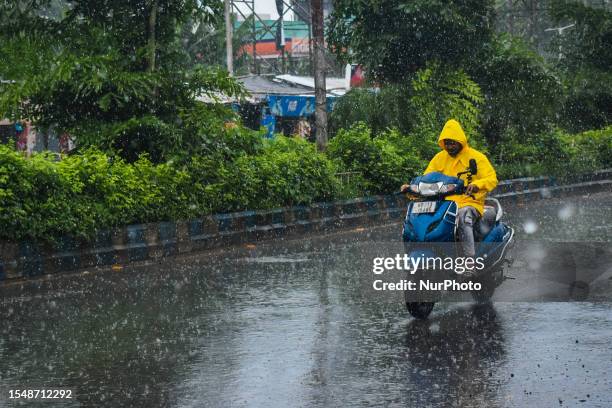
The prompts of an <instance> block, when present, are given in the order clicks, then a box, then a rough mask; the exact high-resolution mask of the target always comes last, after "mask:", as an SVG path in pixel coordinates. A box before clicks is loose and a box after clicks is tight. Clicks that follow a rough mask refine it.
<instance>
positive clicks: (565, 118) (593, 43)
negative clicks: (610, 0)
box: [551, 0, 612, 131]
mask: <svg viewBox="0 0 612 408" xmlns="http://www.w3.org/2000/svg"><path fill="white" fill-rule="evenodd" d="M551 15H552V18H553V20H554V21H555V23H557V24H559V25H571V24H573V26H572V27H570V28H568V29H567V30H566V31H565V32H564V33H563V35H559V36H558V37H557V38H556V40H555V41H554V42H553V43H552V50H553V51H555V52H558V55H559V58H560V59H559V61H558V63H559V65H560V67H561V69H562V70H563V71H564V74H565V77H566V87H567V89H568V92H567V93H568V95H567V98H566V100H565V103H564V105H563V108H562V112H561V121H562V123H563V125H564V126H565V127H566V128H568V129H570V130H572V131H580V130H587V129H596V128H601V127H603V126H607V125H609V124H610V123H612V68H611V67H612V12H610V11H607V10H605V9H601V8H594V7H589V6H586V5H584V4H581V3H577V2H569V1H565V0H556V1H553V3H552V8H551Z"/></svg>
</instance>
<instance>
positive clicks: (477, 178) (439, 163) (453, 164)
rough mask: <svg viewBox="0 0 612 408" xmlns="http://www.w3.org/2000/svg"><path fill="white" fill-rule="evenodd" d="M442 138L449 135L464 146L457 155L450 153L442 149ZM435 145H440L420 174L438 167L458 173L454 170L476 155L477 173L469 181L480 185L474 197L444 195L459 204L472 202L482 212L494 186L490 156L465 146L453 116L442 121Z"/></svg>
mask: <svg viewBox="0 0 612 408" xmlns="http://www.w3.org/2000/svg"><path fill="white" fill-rule="evenodd" d="M444 139H452V140H455V141H457V142H459V143H461V145H462V146H463V149H461V151H460V152H459V154H457V156H455V157H452V156H451V155H450V154H448V152H447V151H446V150H444ZM438 145H440V147H441V148H442V151H441V152H440V153H438V154H436V155H435V156H434V158H433V159H432V160H431V162H430V163H429V166H427V169H425V173H423V174H427V173H431V172H432V171H438V172H440V173H444V174H446V175H447V176H453V177H457V173H459V172H462V171H466V170H467V169H468V168H469V165H470V159H475V160H476V165H477V166H478V171H477V173H476V175H474V176H472V184H475V185H476V186H477V187H478V189H479V190H478V192H477V193H476V194H474V197H475V198H476V199H473V198H472V197H470V196H467V195H465V194H456V195H450V196H447V197H446V199H447V200H452V201H454V202H456V203H457V206H458V207H459V208H461V207H466V206H468V205H471V206H472V207H474V208H475V209H476V210H477V211H478V212H479V213H480V214H481V215H482V213H483V211H484V202H485V197H486V195H487V193H488V192H490V191H492V190H493V189H494V188H495V186H497V175H496V174H495V169H493V166H491V163H490V162H489V159H487V156H485V155H484V154H482V153H480V152H479V151H478V150H475V149H472V148H471V147H469V146H468V142H467V137H466V136H465V133H464V132H463V129H462V128H461V125H460V124H459V122H457V121H456V120H454V119H451V120H449V121H448V122H446V124H445V125H444V128H443V129H442V132H441V133H440V137H439V138H438ZM461 179H462V180H463V181H464V184H465V185H466V186H467V175H466V174H464V175H462V176H461Z"/></svg>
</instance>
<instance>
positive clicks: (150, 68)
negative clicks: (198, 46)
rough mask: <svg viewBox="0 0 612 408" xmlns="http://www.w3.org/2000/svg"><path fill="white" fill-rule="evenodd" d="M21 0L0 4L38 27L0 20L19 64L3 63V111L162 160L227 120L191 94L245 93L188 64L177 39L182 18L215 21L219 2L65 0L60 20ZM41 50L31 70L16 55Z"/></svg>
mask: <svg viewBox="0 0 612 408" xmlns="http://www.w3.org/2000/svg"><path fill="white" fill-rule="evenodd" d="M22 3H23V4H22ZM22 3H16V4H14V5H13V6H12V7H10V6H6V5H4V7H5V9H6V11H10V15H11V16H12V18H21V19H23V21H28V22H31V24H32V26H33V27H35V28H36V29H34V30H32V31H29V30H28V31H26V30H25V29H24V28H23V27H21V28H19V27H15V25H14V21H13V19H8V20H4V19H3V20H2V22H1V26H0V33H1V35H2V38H3V40H4V42H3V43H2V45H0V47H2V49H3V50H6V51H7V52H9V54H10V55H11V56H10V58H11V60H12V61H15V62H16V67H15V66H12V67H4V66H3V67H2V68H0V76H1V77H3V78H5V79H9V80H11V82H4V83H3V84H2V85H1V88H2V89H1V92H2V93H1V94H0V113H1V114H2V115H4V116H8V117H10V118H13V119H22V118H29V119H31V120H33V121H34V122H35V123H36V124H37V125H39V126H42V127H50V126H54V127H55V128H56V129H57V130H59V131H67V132H69V133H70V134H71V135H72V136H74V137H75V138H76V141H77V144H78V145H80V146H82V147H84V146H88V145H95V146H99V147H102V148H107V149H111V150H115V151H119V152H121V153H122V154H123V155H124V157H125V158H128V159H130V160H135V158H136V157H137V156H138V154H139V153H142V152H148V153H150V157H151V158H152V159H153V160H155V161H159V160H165V159H168V158H169V157H171V156H172V155H174V154H176V153H179V152H190V151H198V150H199V149H200V148H201V146H202V145H203V144H206V143H207V139H209V138H213V137H214V136H215V135H214V132H219V131H220V129H221V125H222V123H223V121H224V120H227V119H228V118H231V117H232V113H231V112H230V111H229V110H223V109H222V108H221V107H220V106H214V105H212V106H211V105H208V106H209V107H207V106H205V105H203V104H202V103H201V102H198V101H197V98H198V97H200V96H205V97H207V98H209V99H212V100H214V98H215V97H216V95H218V94H225V95H229V96H240V95H243V94H244V91H243V89H242V88H241V87H240V86H239V84H238V83H237V82H235V81H234V80H233V79H232V78H230V77H229V76H228V75H227V72H225V71H223V70H219V69H212V68H204V67H202V66H195V67H194V66H193V64H191V63H190V61H189V59H188V58H187V53H186V51H185V49H184V47H183V46H182V45H181V41H180V36H181V32H182V31H181V30H182V28H183V27H184V26H185V25H187V24H194V22H199V24H204V25H206V24H214V23H215V22H216V21H218V19H219V13H220V6H219V2H216V1H213V0H209V1H196V0H147V1H145V0H128V1H123V0H122V1H119V0H110V1H105V2H100V1H92V0H70V1H66V2H65V4H64V5H65V8H64V9H63V10H64V11H63V13H62V14H61V16H59V17H57V19H49V18H47V17H45V16H44V14H43V13H42V12H43V11H44V10H46V8H47V7H48V6H49V5H50V4H51V2H50V0H49V1H43V0H38V1H37V0H30V1H26V2H22ZM24 5H25V6H27V7H25V8H24V7H23V6H24ZM7 7H8V8H7ZM23 21H20V24H23ZM39 51H40V52H41V55H42V57H39V58H38V59H37V62H38V63H39V64H40V65H38V66H37V67H36V68H30V66H31V61H23V60H21V61H20V60H19V56H18V55H17V56H16V55H15V54H16V53H25V54H27V55H36V54H37V53H38V52H39ZM21 67H24V69H23V70H22V69H20V68H21ZM196 115H197V116H196ZM184 122H187V123H189V124H190V126H183V123H184ZM203 131H204V132H203ZM203 133H207V134H203Z"/></svg>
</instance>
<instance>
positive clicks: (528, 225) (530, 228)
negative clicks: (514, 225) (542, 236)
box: [523, 220, 538, 234]
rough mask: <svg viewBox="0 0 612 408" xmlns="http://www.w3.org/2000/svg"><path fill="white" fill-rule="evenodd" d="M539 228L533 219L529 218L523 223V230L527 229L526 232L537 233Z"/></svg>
mask: <svg viewBox="0 0 612 408" xmlns="http://www.w3.org/2000/svg"><path fill="white" fill-rule="evenodd" d="M537 230H538V224H537V223H536V222H535V221H533V220H527V221H525V223H524V224H523V231H525V233H526V234H535V232H536V231H537Z"/></svg>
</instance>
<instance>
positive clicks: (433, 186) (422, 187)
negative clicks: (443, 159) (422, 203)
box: [419, 181, 444, 196]
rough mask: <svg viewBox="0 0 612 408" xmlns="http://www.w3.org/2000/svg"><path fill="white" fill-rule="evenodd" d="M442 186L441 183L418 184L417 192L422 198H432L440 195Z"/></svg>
mask: <svg viewBox="0 0 612 408" xmlns="http://www.w3.org/2000/svg"><path fill="white" fill-rule="evenodd" d="M443 185H444V183H443V182H441V181H439V182H437V183H419V192H420V193H421V195H424V196H433V195H437V194H440V189H441V188H442V186H443Z"/></svg>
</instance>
